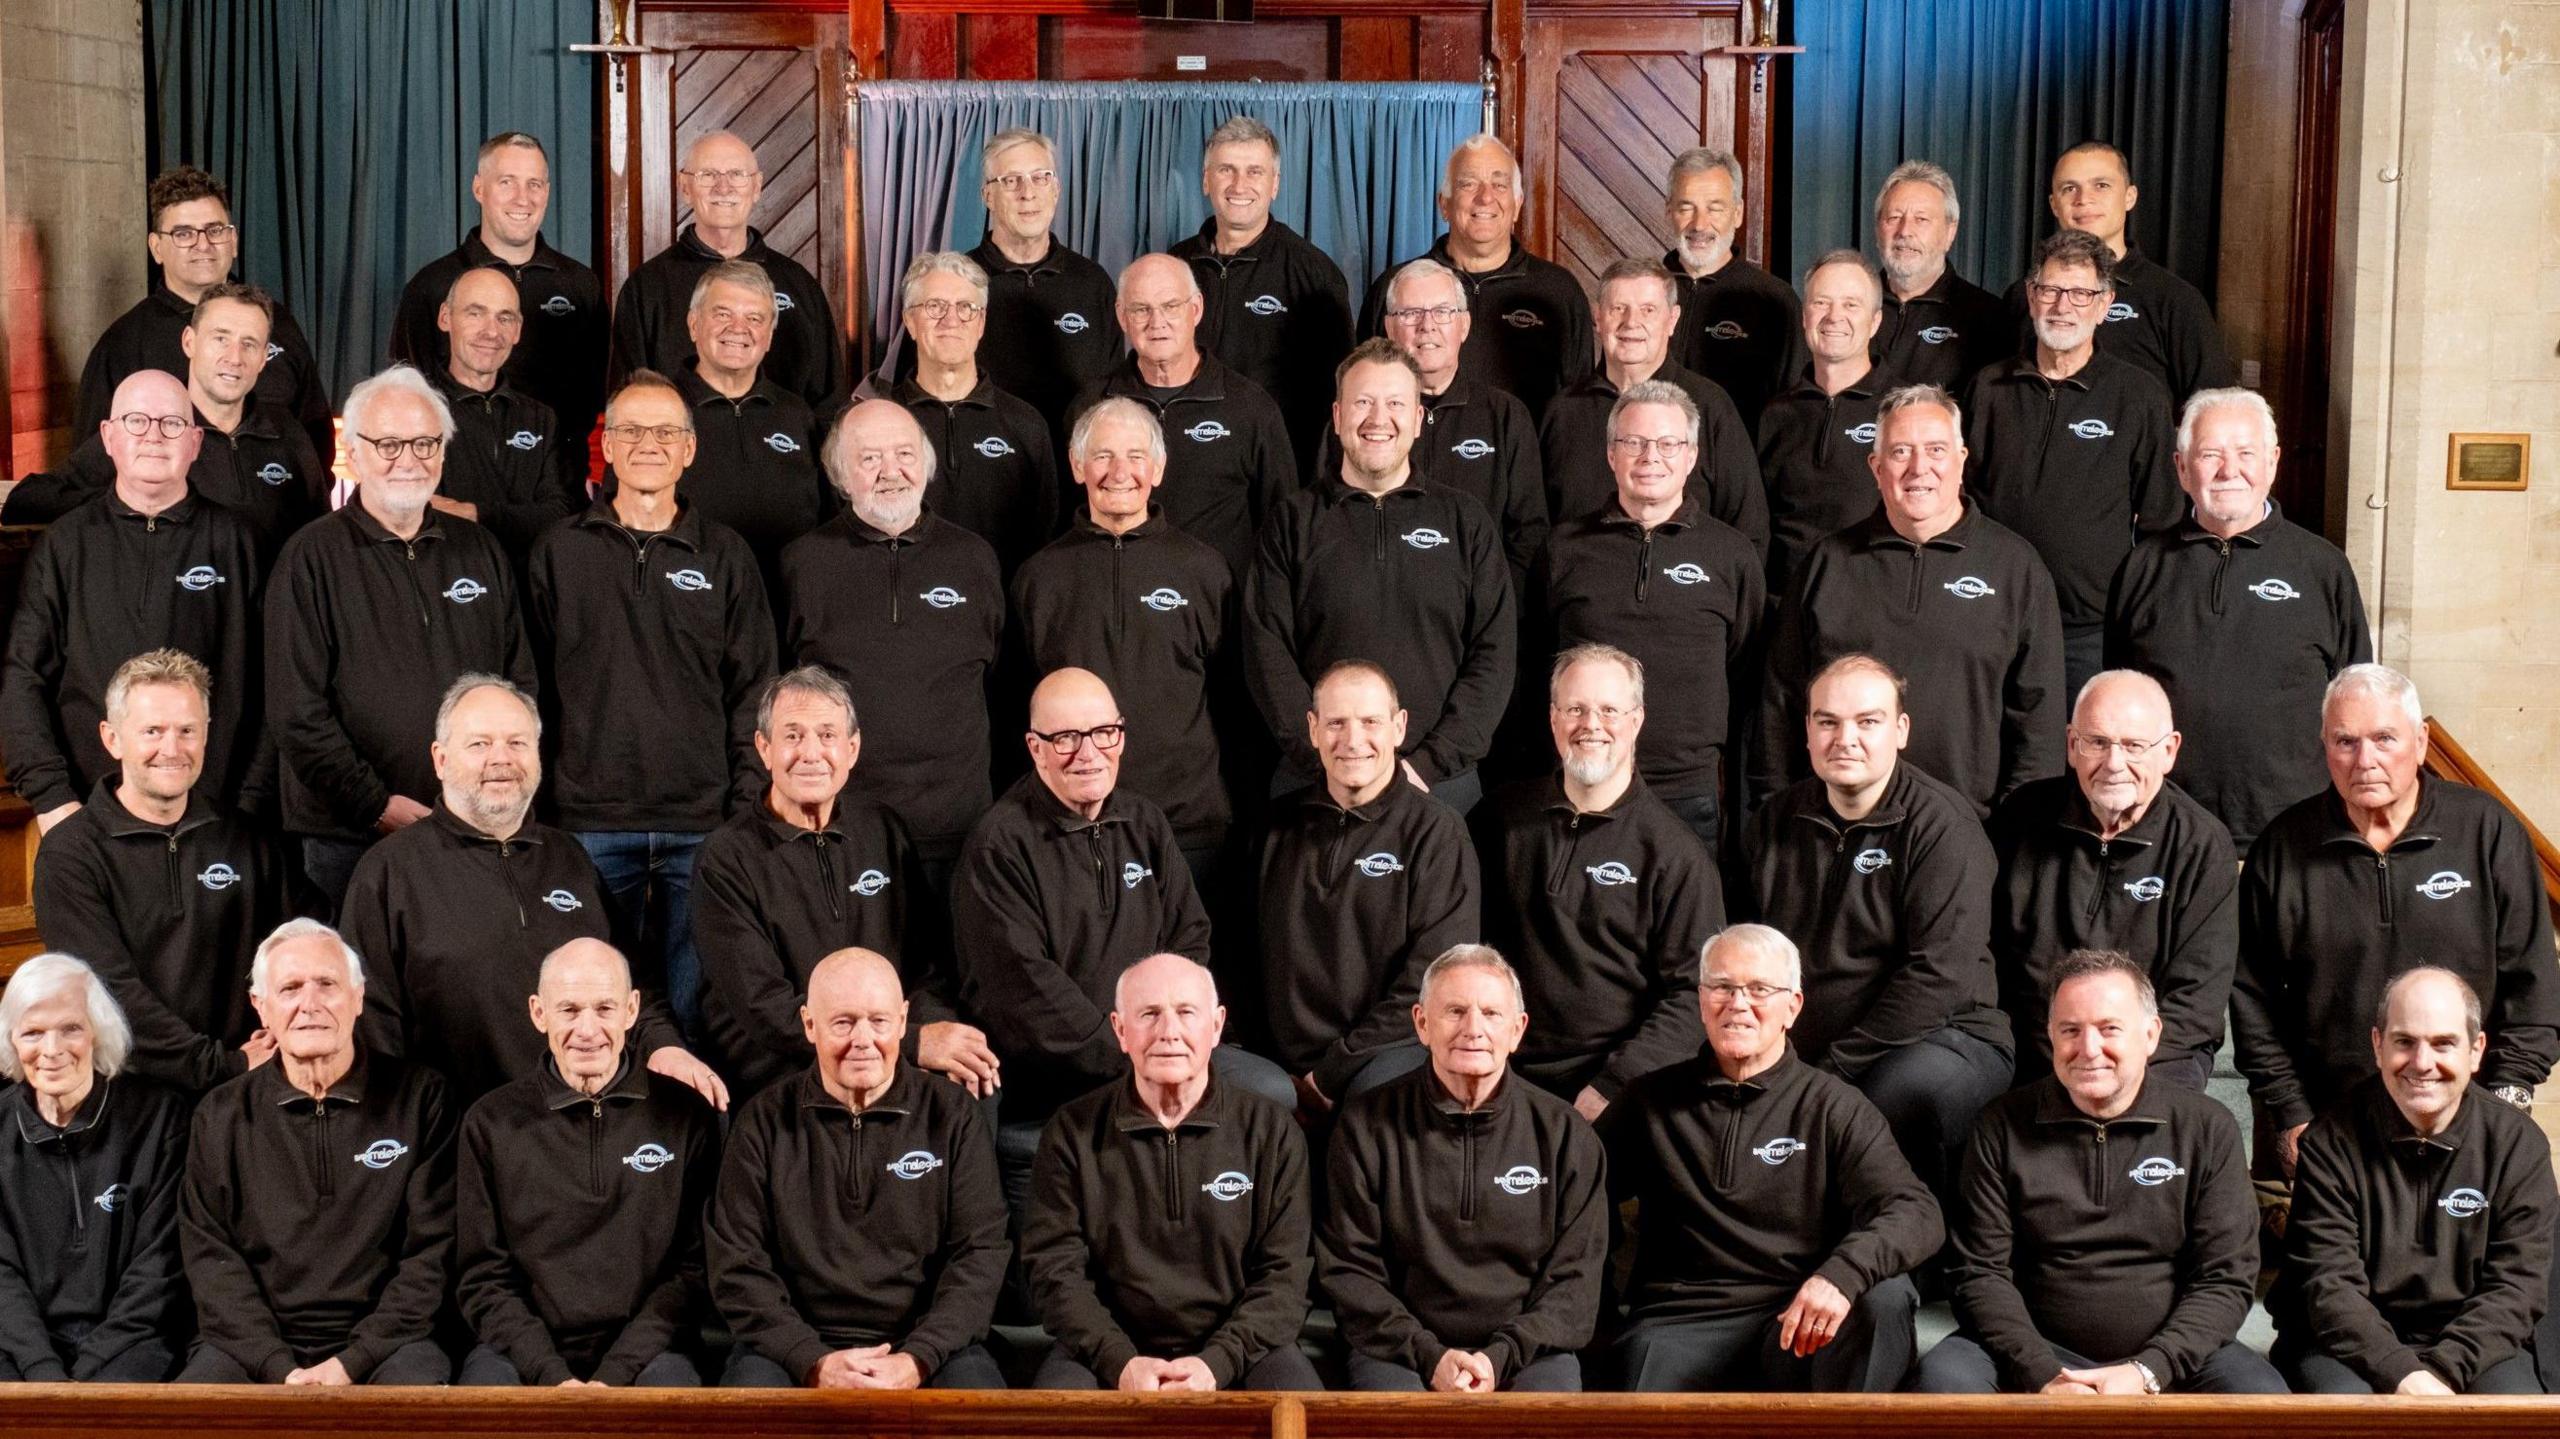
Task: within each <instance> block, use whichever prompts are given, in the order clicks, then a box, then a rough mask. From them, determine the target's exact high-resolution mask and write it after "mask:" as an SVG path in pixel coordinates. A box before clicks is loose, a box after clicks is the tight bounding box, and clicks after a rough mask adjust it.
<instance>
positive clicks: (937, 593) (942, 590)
mask: <svg viewBox="0 0 2560 1439" xmlns="http://www.w3.org/2000/svg"><path fill="white" fill-rule="evenodd" d="M916 598H917V599H920V600H922V601H924V602H925V603H926V604H929V605H931V606H933V607H934V608H935V609H938V610H948V609H956V608H958V607H959V606H961V605H965V604H967V603H968V602H969V597H968V596H967V595H964V594H962V593H960V592H959V591H958V590H955V589H953V588H952V587H951V586H949V585H935V586H934V587H933V588H932V589H929V590H926V591H924V592H923V593H921V594H919V595H917V596H916Z"/></svg>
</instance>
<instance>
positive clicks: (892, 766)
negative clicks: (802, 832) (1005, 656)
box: [782, 508, 1009, 860]
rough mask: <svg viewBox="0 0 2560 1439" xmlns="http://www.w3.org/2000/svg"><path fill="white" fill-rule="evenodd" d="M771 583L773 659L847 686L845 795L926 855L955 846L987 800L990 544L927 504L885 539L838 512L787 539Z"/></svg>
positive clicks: (999, 584) (948, 853)
mask: <svg viewBox="0 0 2560 1439" xmlns="http://www.w3.org/2000/svg"><path fill="white" fill-rule="evenodd" d="M782 580H783V588H784V591H785V593H786V595H787V596H788V601H787V604H786V606H785V619H784V621H783V640H782V653H783V654H784V656H786V657H787V659H788V660H789V662H790V663H792V664H795V665H801V664H822V665H825V666H826V667H827V668H828V669H831V670H833V671H835V673H836V677H837V678H839V679H841V680H843V681H844V682H845V684H846V686H847V687H849V688H850V689H851V690H852V691H853V704H854V718H855V719H856V720H857V721H858V722H859V723H860V724H861V726H862V731H863V739H864V741H865V743H864V746H863V748H864V751H865V756H864V759H863V762H862V764H861V765H859V766H858V767H856V768H855V770H854V775H853V786H852V787H853V790H854V791H855V792H856V793H859V794H862V795H866V796H868V797H870V798H872V799H876V800H878V801H879V802H880V803H882V804H885V805H887V806H888V807H889V808H891V809H893V810H896V811H897V812H898V816H899V818H901V819H903V820H905V821H906V822H907V824H908V827H909V828H910V829H912V830H913V831H914V833H915V837H916V844H917V846H918V847H919V848H921V849H922V850H923V851H924V856H925V858H927V859H931V860H945V859H949V858H951V857H952V856H953V855H955V854H957V853H959V851H960V843H961V841H962V840H963V839H965V838H966V837H967V836H968V833H969V828H970V826H972V825H974V824H976V823H977V822H978V817H979V816H980V815H983V814H985V813H986V812H987V805H988V803H989V802H990V799H991V790H990V781H989V779H988V774H987V760H988V755H989V750H988V748H987V744H988V740H987V735H988V729H987V725H988V718H987V678H988V674H989V672H990V671H992V670H993V669H994V667H995V664H996V659H997V656H998V654H999V653H1000V652H1001V648H1002V645H1003V642H1004V580H1003V576H1002V574H1001V572H1000V570H999V568H998V565H997V562H996V552H995V549H994V547H993V546H990V545H989V544H988V543H987V542H986V541H985V540H982V539H980V538H978V537H977V536H976V535H973V534H971V533H969V532H968V531H967V530H964V529H962V528H960V527H959V526H958V525H955V524H952V523H951V522H949V521H947V520H945V519H943V518H942V517H941V516H939V515H937V514H935V513H934V512H933V511H932V510H931V509H930V508H928V509H926V510H925V511H924V513H923V514H922V515H920V516H918V517H917V519H916V522H915V524H914V525H912V526H910V527H909V528H908V529H907V531H906V532H905V533H903V534H897V535H891V534H884V533H882V532H881V531H879V530H876V529H873V528H872V527H871V526H870V525H868V524H866V523H864V521H863V520H862V518H861V517H860V516H858V515H856V514H854V513H853V512H852V511H851V510H847V511H845V512H844V513H842V514H840V515H838V516H836V517H835V518H834V519H832V520H829V521H828V522H827V523H826V524H824V525H822V526H820V527H819V528H818V531H817V533H815V534H812V535H810V536H808V537H807V538H805V539H803V540H801V541H799V542H798V543H797V544H794V545H793V546H792V547H791V549H790V551H789V552H788V553H787V554H785V555H784V556H783V560H782ZM1008 718H1009V717H1008Z"/></svg>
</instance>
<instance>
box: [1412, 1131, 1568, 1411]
mask: <svg viewBox="0 0 2560 1439" xmlns="http://www.w3.org/2000/svg"><path fill="white" fill-rule="evenodd" d="M1556 1169H1557V1171H1558V1172H1557V1174H1556V1180H1555V1182H1556V1183H1558V1184H1560V1185H1562V1186H1563V1191H1562V1192H1561V1193H1560V1194H1558V1195H1557V1197H1556V1239H1555V1244H1554V1247H1552V1248H1550V1249H1549V1250H1548V1251H1547V1256H1546V1259H1545V1260H1544V1261H1543V1262H1542V1263H1541V1264H1540V1265H1539V1268H1538V1275H1537V1278H1536V1279H1535V1280H1534V1281H1533V1282H1532V1283H1531V1284H1530V1286H1529V1293H1528V1295H1527V1297H1526V1298H1524V1299H1523V1300H1522V1301H1521V1303H1520V1312H1519V1313H1518V1314H1516V1315H1514V1316H1512V1318H1511V1321H1510V1322H1509V1323H1507V1324H1504V1325H1503V1326H1501V1327H1500V1328H1498V1329H1496V1330H1494V1331H1493V1333H1492V1335H1491V1336H1489V1337H1488V1338H1487V1339H1486V1340H1485V1346H1484V1354H1485V1357H1486V1358H1488V1359H1491V1360H1492V1361H1493V1369H1494V1379H1495V1382H1496V1383H1499V1384H1506V1385H1507V1384H1509V1383H1510V1382H1511V1381H1512V1379H1513V1378H1514V1377H1515V1376H1517V1375H1518V1374H1519V1372H1520V1371H1521V1370H1522V1369H1523V1368H1525V1367H1527V1366H1528V1365H1530V1364H1532V1363H1534V1362H1536V1361H1537V1360H1539V1359H1542V1358H1544V1357H1546V1356H1547V1355H1549V1354H1571V1353H1575V1352H1578V1351H1580V1350H1581V1349H1583V1348H1585V1347H1587V1346H1588V1345H1589V1344H1590V1343H1591V1333H1592V1330H1593V1329H1594V1328H1595V1327H1596V1326H1597V1325H1598V1323H1599V1320H1600V1278H1601V1275H1602V1274H1603V1272H1605V1271H1606V1270H1607V1269H1608V1267H1609V1214H1610V1207H1609V1183H1608V1174H1609V1161H1608V1156H1607V1155H1605V1154H1603V1153H1602V1152H1601V1148H1600V1136H1599V1135H1597V1134H1595V1133H1593V1132H1592V1129H1591V1126H1590V1125H1588V1124H1585V1123H1583V1122H1582V1117H1581V1116H1580V1115H1575V1116H1573V1117H1571V1118H1569V1119H1567V1120H1566V1121H1565V1144H1564V1155H1563V1157H1562V1162H1561V1163H1559V1164H1558V1165H1557V1166H1556ZM1439 1362H1440V1361H1439V1359H1438V1357H1437V1356H1436V1355H1435V1356H1434V1357H1433V1359H1432V1363H1434V1364H1437V1363H1439ZM1422 1377H1423V1379H1424V1380H1425V1381H1426V1382H1427V1381H1429V1379H1430V1378H1431V1371H1430V1370H1429V1369H1425V1370H1423V1371H1422Z"/></svg>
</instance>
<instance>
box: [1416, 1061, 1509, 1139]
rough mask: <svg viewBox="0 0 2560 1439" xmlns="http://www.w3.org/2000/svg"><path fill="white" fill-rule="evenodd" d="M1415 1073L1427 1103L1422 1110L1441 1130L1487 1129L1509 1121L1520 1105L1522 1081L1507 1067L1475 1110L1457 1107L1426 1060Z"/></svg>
mask: <svg viewBox="0 0 2560 1439" xmlns="http://www.w3.org/2000/svg"><path fill="white" fill-rule="evenodd" d="M1414 1072H1415V1073H1416V1074H1418V1075H1420V1076H1421V1080H1420V1082H1421V1084H1422V1086H1423V1093H1424V1094H1425V1095H1427V1096H1429V1099H1430V1103H1429V1104H1427V1105H1426V1106H1425V1109H1426V1110H1427V1112H1428V1113H1429V1114H1430V1116H1431V1118H1432V1119H1433V1120H1434V1121H1435V1122H1436V1123H1438V1124H1440V1125H1441V1126H1443V1127H1444V1128H1448V1129H1483V1128H1488V1127H1490V1126H1491V1125H1492V1124H1493V1123H1494V1122H1495V1121H1496V1120H1499V1119H1503V1118H1506V1117H1508V1116H1509V1115H1510V1114H1511V1112H1512V1111H1513V1110H1515V1109H1518V1108H1519V1107H1520V1104H1521V1100H1520V1097H1519V1096H1520V1085H1521V1080H1520V1078H1519V1076H1518V1075H1516V1074H1514V1073H1513V1072H1512V1071H1511V1070H1510V1069H1509V1068H1508V1067H1506V1068H1505V1069H1504V1070H1503V1072H1502V1078H1501V1080H1500V1081H1499V1082H1497V1083H1496V1084H1495V1085H1494V1087H1493V1093H1492V1095H1491V1096H1490V1097H1488V1098H1487V1099H1486V1100H1485V1102H1484V1103H1483V1104H1481V1105H1479V1106H1477V1107H1476V1108H1474V1109H1461V1108H1459V1107H1458V1101H1457V1097H1456V1096H1454V1095H1452V1094H1450V1093H1449V1090H1448V1087H1447V1086H1446V1085H1443V1084H1442V1083H1441V1082H1440V1076H1439V1075H1438V1074H1437V1073H1436V1072H1434V1071H1433V1070H1432V1068H1431V1062H1430V1061H1429V1060H1427V1059H1426V1060H1424V1061H1423V1064H1422V1067H1421V1068H1420V1069H1418V1070H1415V1071H1414Z"/></svg>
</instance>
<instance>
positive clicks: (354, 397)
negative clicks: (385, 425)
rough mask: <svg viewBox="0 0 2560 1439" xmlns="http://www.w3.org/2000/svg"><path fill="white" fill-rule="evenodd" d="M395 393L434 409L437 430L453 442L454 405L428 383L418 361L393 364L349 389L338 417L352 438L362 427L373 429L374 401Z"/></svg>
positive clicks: (368, 430) (445, 438) (365, 429)
mask: <svg viewBox="0 0 2560 1439" xmlns="http://www.w3.org/2000/svg"><path fill="white" fill-rule="evenodd" d="M393 395H407V396H409V397H410V398H411V399H414V400H416V401H418V402H419V403H421V404H424V405H425V406H427V408H429V409H431V410H433V411H435V415H436V433H438V434H440V435H442V436H444V441H445V443H446V444H452V443H453V433H454V429H453V406H451V405H448V404H446V403H445V402H444V396H442V395H440V394H438V393H436V387H435V386H434V385H431V384H429V383H427V377H426V376H425V375H422V374H420V373H419V372H418V367H417V366H415V365H393V366H392V367H391V368H389V369H387V370H384V371H383V372H382V373H381V374H378V375H375V376H373V377H372V378H370V379H364V380H358V381H357V382H356V387H355V388H354V389H352V390H349V391H347V403H346V405H345V407H344V408H342V409H341V410H339V411H338V418H339V419H341V420H343V421H345V422H346V426H347V436H348V438H349V439H350V440H353V438H354V437H355V435H356V434H357V433H358V432H359V431H362V432H367V433H370V432H371V431H372V429H373V424H372V420H371V416H372V414H373V407H374V405H375V404H376V403H378V402H380V401H382V400H386V399H389V398H390V397H391V396H393Z"/></svg>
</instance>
